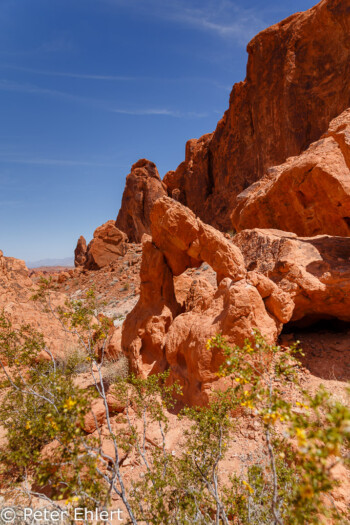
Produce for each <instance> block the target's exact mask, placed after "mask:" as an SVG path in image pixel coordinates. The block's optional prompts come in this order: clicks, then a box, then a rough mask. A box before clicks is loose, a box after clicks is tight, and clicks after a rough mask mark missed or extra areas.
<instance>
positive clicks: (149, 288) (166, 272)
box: [122, 236, 180, 375]
mask: <svg viewBox="0 0 350 525" xmlns="http://www.w3.org/2000/svg"><path fill="white" fill-rule="evenodd" d="M140 278H141V285H140V298H139V301H138V303H137V305H136V306H135V308H134V309H133V310H132V311H131V312H130V313H129V315H128V316H127V318H126V320H125V323H124V325H123V332H122V347H123V350H124V351H125V353H126V354H127V355H128V357H129V360H130V362H131V366H132V369H133V371H134V372H137V373H138V374H141V375H148V374H150V373H157V372H163V371H164V370H165V368H166V361H165V355H164V340H165V335H166V333H167V331H168V329H169V326H170V324H171V323H172V321H173V319H174V318H175V317H176V315H177V314H178V313H179V312H180V305H179V304H178V303H177V301H176V298H175V292H174V283H173V276H172V273H171V270H170V268H169V267H168V265H167V264H166V261H165V258H164V255H163V254H162V252H161V251H160V250H159V249H158V248H156V246H154V244H153V243H152V241H151V238H150V237H149V236H145V237H144V239H143V244H142V263H141V271H140Z"/></svg>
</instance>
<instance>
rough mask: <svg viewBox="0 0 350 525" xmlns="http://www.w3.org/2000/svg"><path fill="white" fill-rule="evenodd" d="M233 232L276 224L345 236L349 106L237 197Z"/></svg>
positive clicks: (349, 208)
mask: <svg viewBox="0 0 350 525" xmlns="http://www.w3.org/2000/svg"><path fill="white" fill-rule="evenodd" d="M237 199H238V205H237V207H236V208H235V210H234V212H233V214H232V223H233V226H234V228H235V229H236V230H238V231H241V230H244V229H251V228H278V229H280V230H285V231H290V232H294V233H296V234H298V235H301V236H312V235H318V234H322V233H326V234H330V235H343V236H349V235H350V109H348V110H346V111H344V112H343V113H342V114H341V115H340V116H339V117H337V118H335V119H334V120H333V121H332V122H331V124H330V126H329V129H328V131H327V133H325V135H323V137H322V138H321V139H320V140H319V141H317V142H315V143H313V144H312V145H311V146H310V147H309V148H308V149H307V150H306V151H305V152H304V153H302V154H301V155H300V156H298V157H291V158H290V159H288V160H287V162H285V163H284V164H282V165H281V166H277V167H275V168H270V169H269V170H268V172H267V174H266V175H265V177H263V178H262V179H261V180H260V181H258V182H256V183H255V184H253V185H252V186H250V187H249V188H248V189H246V190H245V191H244V192H243V193H241V194H240V195H239V196H238V198H237Z"/></svg>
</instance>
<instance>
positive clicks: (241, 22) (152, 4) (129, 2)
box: [104, 0, 265, 45]
mask: <svg viewBox="0 0 350 525" xmlns="http://www.w3.org/2000/svg"><path fill="white" fill-rule="evenodd" d="M104 1H105V2H106V3H108V4H110V5H112V6H116V7H124V8H128V7H135V5H137V9H138V12H139V13H142V14H146V15H147V14H148V15H151V16H154V17H160V18H163V19H165V20H169V21H172V22H174V23H178V24H182V25H189V26H191V27H194V28H196V29H198V30H202V31H207V32H211V33H213V34H217V35H218V36H220V37H223V38H229V39H235V40H236V41H237V42H238V43H239V44H241V45H245V44H247V42H248V41H249V40H250V39H251V38H252V37H253V36H254V35H255V34H256V33H257V32H259V31H261V30H262V29H263V28H264V27H265V23H264V21H263V20H262V19H261V15H260V13H259V11H257V10H254V9H251V8H242V7H241V6H239V5H238V4H236V3H235V2H234V1H230V0H201V1H198V0H192V1H191V2H189V1H188V0H147V1H145V0H104Z"/></svg>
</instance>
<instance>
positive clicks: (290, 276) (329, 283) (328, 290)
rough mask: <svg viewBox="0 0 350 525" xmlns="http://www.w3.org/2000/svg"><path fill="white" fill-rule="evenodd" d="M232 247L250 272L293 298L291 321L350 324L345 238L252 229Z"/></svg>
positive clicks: (348, 253) (347, 243)
mask: <svg viewBox="0 0 350 525" xmlns="http://www.w3.org/2000/svg"><path fill="white" fill-rule="evenodd" d="M234 242H235V244H236V245H237V246H238V247H239V248H240V250H241V251H242V253H243V255H244V259H245V263H246V265H247V268H248V270H255V271H256V272H259V273H260V274H264V275H266V276H268V277H269V278H270V279H271V280H272V281H274V282H275V283H276V284H277V285H278V286H279V288H281V289H282V290H284V291H285V292H286V293H288V294H289V295H290V296H291V297H292V298H293V301H294V303H295V308H294V312H293V317H292V320H293V321H298V320H301V319H304V321H305V322H306V321H309V322H311V321H317V320H318V319H327V318H337V319H340V320H342V321H348V322H349V321H350V266H349V258H350V239H349V238H347V237H330V236H328V235H318V236H316V237H311V238H310V237H297V236H296V235H295V234H293V233H286V232H283V231H279V230H260V229H255V230H245V231H243V232H241V233H239V234H237V235H236V236H235V238H234Z"/></svg>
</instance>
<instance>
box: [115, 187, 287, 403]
mask: <svg viewBox="0 0 350 525" xmlns="http://www.w3.org/2000/svg"><path fill="white" fill-rule="evenodd" d="M151 231H152V235H153V239H151V238H150V237H148V236H147V237H145V238H144V240H143V253H142V265H141V287H140V288H141V293H140V299H139V301H138V303H137V305H136V307H135V308H134V310H133V311H132V312H130V314H129V315H128V316H127V318H126V320H125V323H124V325H123V332H122V347H123V350H124V352H125V353H126V355H128V357H129V360H130V364H131V368H132V370H133V371H134V372H136V373H138V374H141V375H148V374H150V373H155V372H159V371H162V370H165V369H166V368H168V367H169V368H170V379H169V380H170V381H175V380H178V381H179V382H180V384H181V385H182V387H183V392H184V397H183V400H184V401H185V402H187V403H190V404H199V405H200V404H205V403H207V402H208V399H209V397H208V396H209V395H210V391H211V389H212V386H213V384H214V383H216V382H217V380H218V376H217V371H218V368H219V365H220V364H221V363H222V362H223V359H224V355H223V353H222V352H219V351H216V350H213V349H207V348H206V342H207V340H208V339H209V338H210V337H212V336H214V335H215V334H216V333H218V332H221V333H222V334H223V335H224V336H226V337H227V338H228V340H229V341H230V343H238V344H241V343H243V341H244V339H245V338H246V337H251V334H252V330H253V329H254V328H258V329H259V330H260V331H261V332H262V333H263V334H264V335H265V336H266V338H267V339H268V340H269V341H271V342H272V341H275V340H276V338H277V335H278V333H279V331H280V330H281V328H282V324H283V323H286V322H288V321H289V319H290V317H291V315H292V311H293V307H294V305H293V303H292V301H291V300H290V298H289V295H288V294H286V293H284V292H283V291H282V290H280V289H279V288H278V286H277V285H276V284H275V283H273V282H272V281H271V280H270V279H268V278H267V277H265V276H263V275H258V274H257V273H255V272H250V273H247V272H246V269H245V267H244V262H243V257H242V254H241V252H240V250H239V249H237V247H235V246H234V245H233V244H231V243H230V242H229V241H228V240H227V239H226V238H225V236H224V235H223V234H221V233H220V232H218V231H216V230H215V229H214V228H212V227H210V226H208V225H206V224H203V223H202V222H201V221H200V220H199V219H197V218H196V217H195V216H194V214H193V213H192V212H191V211H190V210H189V209H187V208H185V207H184V206H182V205H181V204H179V203H178V202H174V201H173V200H172V199H169V198H168V197H163V198H162V199H160V200H158V201H157V202H156V204H155V205H154V207H153V210H152V213H151ZM152 241H153V242H152ZM203 261H206V262H207V263H208V264H210V265H211V266H212V267H213V269H214V270H215V271H216V272H217V278H218V279H217V280H218V282H219V283H220V284H219V287H218V288H217V289H215V288H214V287H213V286H212V285H210V284H209V283H208V282H202V281H197V280H196V281H193V282H192V285H191V286H190V287H189V294H188V297H187V298H186V299H185V300H184V301H183V305H182V307H180V305H179V303H178V302H177V300H176V294H175V290H174V279H173V276H177V275H179V274H181V273H182V272H183V271H184V270H186V268H189V267H197V266H199V265H200V264H201V263H202V262H203ZM176 284H177V286H178V287H179V288H180V290H181V292H183V290H182V286H181V283H180V282H179V280H177V283H176ZM182 284H183V283H182ZM184 310H185V311H184Z"/></svg>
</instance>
